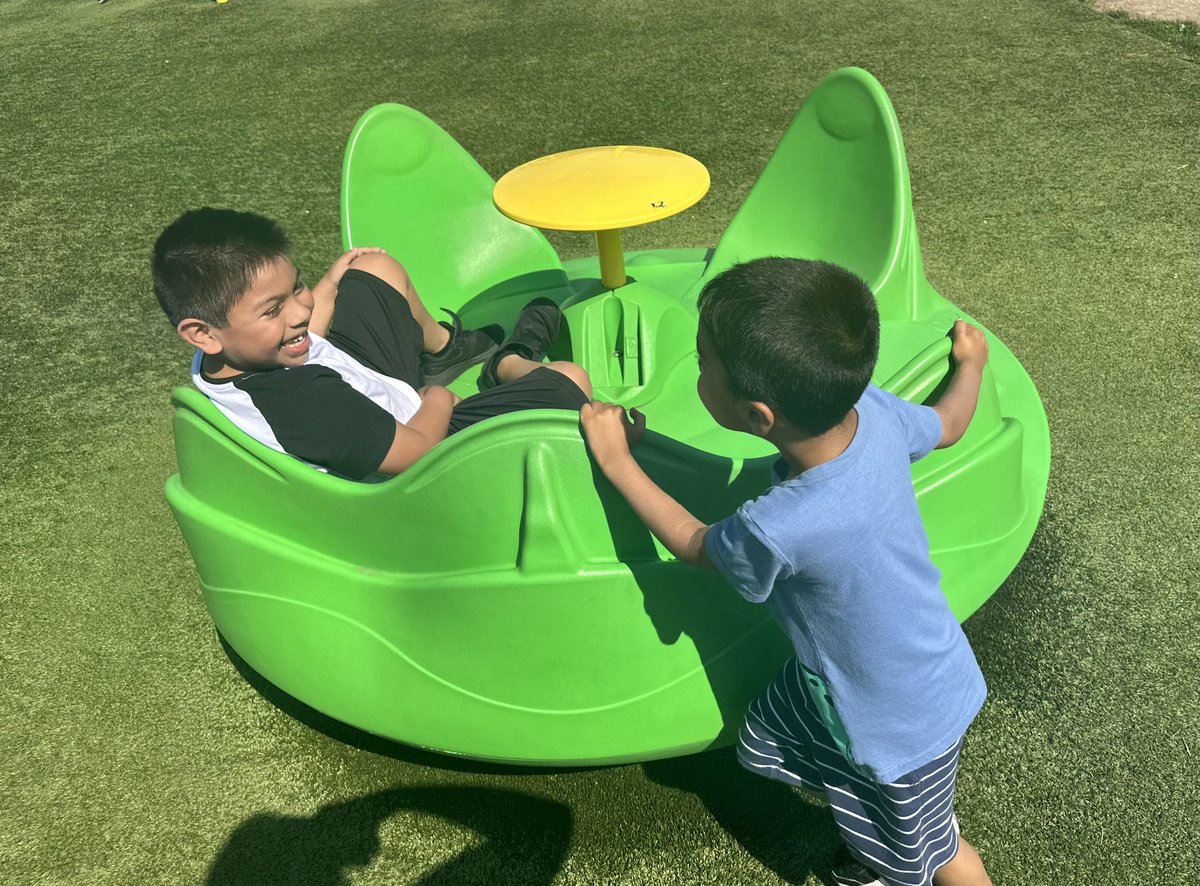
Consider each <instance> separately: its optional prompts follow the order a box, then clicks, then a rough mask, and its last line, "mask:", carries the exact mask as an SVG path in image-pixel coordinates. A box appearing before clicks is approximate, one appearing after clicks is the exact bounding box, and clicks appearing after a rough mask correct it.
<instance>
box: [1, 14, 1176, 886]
mask: <svg viewBox="0 0 1200 886" xmlns="http://www.w3.org/2000/svg"><path fill="white" fill-rule="evenodd" d="M846 64H857V65H861V66H863V67H866V68H867V69H868V70H870V71H872V72H873V73H874V74H875V75H876V76H877V77H878V78H879V79H880V81H881V82H882V83H883V85H884V86H885V88H886V89H887V90H888V91H889V93H890V95H891V97H892V100H893V102H894V104H895V105H896V109H897V112H898V115H899V118H900V122H901V126H902V128H903V131H904V134H905V138H906V142H907V148H908V158H909V164H910V167H911V170H912V182H913V192H914V195H915V196H914V199H915V206H916V214H917V221H918V224H919V226H920V230H921V237H922V245H923V250H924V256H925V262H926V266H927V270H928V273H929V275H930V278H931V280H932V281H933V283H934V285H935V286H936V287H937V288H938V289H939V290H940V291H941V292H942V293H943V294H944V295H946V296H947V297H948V298H950V299H951V300H952V301H955V302H956V303H958V304H960V305H962V306H963V308H964V309H966V310H967V311H969V312H970V313H971V314H973V315H974V316H977V317H979V318H980V319H981V320H982V321H984V322H986V323H987V324H988V326H989V327H990V328H992V329H993V330H995V331H996V332H997V334H998V335H999V336H1000V337H1001V338H1002V339H1003V340H1004V341H1005V342H1006V343H1007V344H1008V345H1009V346H1010V347H1011V348H1012V350H1013V351H1014V352H1015V353H1016V354H1017V356H1018V357H1019V358H1021V360H1022V361H1023V362H1024V364H1025V366H1026V367H1027V369H1028V370H1029V372H1030V374H1031V375H1032V377H1033V378H1034V380H1035V381H1036V383H1037V384H1038V386H1039V389H1040V390H1041V392H1042V394H1043V397H1044V400H1045V403H1046V407H1047V411H1048V414H1049V419H1050V427H1051V434H1052V437H1053V441H1054V446H1055V449H1054V464H1053V470H1052V474H1051V478H1050V492H1049V498H1048V502H1047V509H1046V514H1045V516H1044V519H1043V523H1042V525H1041V527H1040V529H1039V530H1038V533H1037V534H1036V536H1035V537H1034V540H1033V544H1032V546H1031V548H1030V550H1029V553H1028V554H1027V556H1026V558H1025V560H1024V561H1023V562H1022V564H1021V565H1020V566H1019V567H1018V569H1017V570H1016V572H1015V573H1014V574H1013V576H1012V577H1011V579H1010V580H1009V581H1008V582H1007V583H1006V584H1005V586H1004V587H1003V588H1002V589H1001V590H1000V591H999V592H998V593H997V594H996V596H995V597H994V598H993V599H992V600H991V602H989V603H988V604H987V605H986V606H985V607H984V608H983V609H982V610H981V611H980V613H978V614H977V615H976V616H975V617H973V618H972V619H971V621H970V622H968V624H967V632H968V635H969V636H970V639H971V642H972V644H973V646H974V648H975V651H976V654H977V656H978V658H979V660H980V664H981V665H982V667H983V670H984V673H985V675H986V677H987V679H988V683H989V687H990V694H989V700H988V703H987V705H986V706H985V707H984V710H983V712H982V714H981V715H980V717H979V719H978V720H977V722H976V724H975V725H974V726H973V727H972V730H971V732H970V733H969V736H968V742H967V749H966V754H965V757H964V762H963V769H962V773H961V776H960V787H959V791H960V793H959V814H960V818H961V819H962V822H963V827H964V832H965V833H966V834H967V835H968V837H969V838H970V839H971V840H972V842H974V843H975V845H976V846H977V847H979V849H980V851H981V853H982V855H983V856H984V858H985V860H986V861H987V864H988V866H989V867H990V869H991V871H992V872H993V876H994V879H995V881H996V882H997V883H998V884H1023V886H1041V884H1046V886H1050V884H1055V886H1059V884H1076V883H1077V884H1088V886H1101V884H1131V883H1137V884H1143V883H1144V884H1184V883H1192V882H1195V880H1196V878H1197V877H1200V864H1198V862H1197V857H1196V848H1195V847H1196V842H1195V841H1196V822H1197V814H1198V810H1200V780H1198V779H1197V777H1196V774H1197V771H1198V764H1200V758H1198V755H1200V738H1198V736H1200V714H1198V705H1197V694H1196V679H1197V676H1198V675H1200V642H1198V638H1200V605H1198V602H1197V588H1198V587H1200V574H1198V572H1200V568H1198V565H1197V564H1198V563H1200V551H1198V546H1197V542H1196V539H1197V535H1198V534H1200V518H1198V516H1197V502H1198V501H1200V488H1198V487H1200V482H1198V478H1200V471H1198V470H1197V468H1198V466H1200V460H1198V458H1197V455H1196V447H1197V443H1198V441H1200V433H1198V428H1197V417H1196V415H1197V404H1198V403H1200V390H1198V383H1197V381H1198V366H1197V356H1196V355H1197V353H1198V345H1200V342H1198V341H1197V338H1198V335H1197V333H1198V329H1197V294H1196V290H1197V281H1198V280H1200V199H1198V197H1200V176H1198V174H1197V165H1198V163H1200V146H1198V143H1197V132H1200V111H1198V105H1197V102H1196V96H1197V95H1198V94H1200V67H1198V66H1197V65H1195V64H1193V63H1192V62H1190V61H1189V60H1188V59H1187V58H1186V56H1185V55H1184V54H1183V53H1182V52H1181V51H1179V50H1178V49H1175V48H1173V47H1171V46H1168V45H1164V44H1162V43H1160V42H1157V41H1155V40H1153V39H1150V38H1148V37H1146V36H1145V35H1143V34H1140V33H1137V32H1135V31H1133V30H1131V29H1129V28H1126V27H1124V26H1122V25H1121V24H1119V23H1118V22H1115V21H1113V20H1112V19H1110V18H1108V17H1106V16H1103V15H1099V14H1097V13H1095V12H1093V11H1091V10H1090V9H1088V8H1086V7H1085V6H1083V5H1082V4H1080V3H1077V2H1074V0H1015V2H1012V3H1010V4H1006V5H1005V6H1004V7H1003V8H995V9H993V8H990V7H987V6H985V5H981V4H978V3H975V2H968V0H946V2H940V3H919V2H915V0H896V2H874V0H846V2H840V3H832V2H829V3H820V4H818V3H810V2H805V3H788V4H783V3H771V2H765V0H747V2H746V3H739V4H732V3H717V2H708V0H703V2H682V0H671V2H652V3H640V2H631V0H593V2H589V3H586V4H585V3H578V4H575V3H550V2H541V0H524V2H523V0H511V2H506V3H505V2H494V3H484V2H461V0H442V2H439V3H429V2H415V0H410V2H407V3H387V2H371V0H339V2H335V0H296V2H291V3H283V2H275V3H266V2H252V0H232V2H230V3H229V4H228V5H225V6H216V5H215V4H212V3H208V2H203V0H186V2H184V0H181V2H172V3H154V2H151V0H112V2H110V3H108V4H105V5H99V4H96V3H94V2H90V0H72V2H56V3H45V2H41V0H7V2H5V3H4V4H2V5H0V77H2V79H3V82H4V84H5V86H4V90H3V92H2V93H0V120H3V134H2V135H0V291H2V296H3V304H4V306H5V312H4V322H3V323H2V324H0V428H2V429H3V430H2V433H3V447H2V449H0V497H2V503H3V507H2V509H0V567H2V568H0V638H2V642H0V678H2V679H0V700H2V701H0V737H2V742H3V743H2V745H0V747H2V750H3V754H2V759H3V778H2V779H0V871H2V872H3V874H2V875H0V876H2V877H3V879H4V881H5V882H8V883H20V884H27V883H28V884H60V883H61V884H126V883H138V884H142V883H200V882H204V881H205V879H206V878H207V877H209V876H210V872H211V874H212V881H213V882H227V883H238V882H245V883H270V882H294V883H308V884H333V883H337V882H347V883H355V884H396V883H405V882H419V883H424V884H433V883H487V884H496V883H514V884H537V883H550V882H558V883H573V884H592V883H628V884H635V883H636V884H642V883H644V884H673V883H680V884H683V883H712V884H740V883H768V884H769V883H777V882H795V883H806V882H807V883H821V882H828V866H829V863H830V861H831V859H832V858H833V852H834V846H835V839H836V838H835V835H834V832H833V829H832V826H831V824H830V822H829V819H828V817H827V813H825V812H824V810H822V809H821V808H820V807H819V806H815V805H812V804H811V803H810V802H808V801H807V800H805V799H803V798H802V797H800V796H798V795H795V794H793V793H791V792H790V791H788V790H786V789H783V788H781V787H779V786H777V785H773V784H770V783H767V782H765V781H763V780H760V779H754V778H752V777H750V776H748V775H744V774H743V773H741V772H740V771H739V770H738V769H737V768H736V766H735V765H734V764H733V762H732V759H731V756H730V754H729V752H727V751H724V752H711V753H709V754H704V755H700V756H697V757H692V758H687V759H681V760H675V761H669V762H663V763H654V764H646V765H636V766H624V767H616V768H611V769H603V770H580V771H562V772H549V773H547V772H529V771H520V770H506V769H497V768H488V767H479V766H472V765H469V764H460V763H456V762H455V761H452V760H448V759H443V758H440V757H435V756H432V755H426V754H422V753H418V752H415V751H409V750H406V749H404V748H401V747H397V746H393V745H387V744H384V743H381V742H379V741H376V740H373V739H371V738H369V737H367V736H364V735H362V734H359V733H355V732H353V731H350V730H347V729H343V728H340V727H338V726H337V725H336V724H332V723H330V722H329V721H326V720H324V719H323V718H321V717H320V716H319V715H316V714H315V713H313V712H311V711H306V710H304V709H302V708H300V707H298V706H297V705H296V704H295V703H294V702H291V701H290V700H288V699H286V698H283V697H281V696H279V694H278V693H276V692H274V690H272V689H271V688H270V687H269V686H264V685H262V683H261V681H258V680H257V678H255V677H254V676H253V675H252V674H249V675H247V676H248V677H249V678H250V679H247V678H246V677H244V676H243V675H242V674H241V673H239V670H238V665H237V663H235V661H234V660H231V658H230V656H228V655H227V654H226V652H225V651H224V650H223V648H222V646H221V643H220V640H219V638H218V637H217V636H216V634H215V632H214V631H213V628H212V625H211V622H210V621H209V619H208V617H207V615H206V613H205V611H204V608H203V605H202V603H201V600H200V596H199V593H198V583H197V578H196V574H195V571H194V569H193V566H192V564H191V561H190V559H189V556H188V553H187V550H186V548H185V546H184V544H183V541H182V539H181V537H180V535H179V533H178V531H177V529H176V527H175V525H174V523H173V521H172V519H171V515H170V513H169V512H168V509H167V507H166V504H165V502H164V500H163V497H162V484H163V481H164V480H165V479H166V478H167V476H169V475H170V474H171V473H172V472H173V471H174V455H173V452H172V443H171V434H170V414H169V406H168V394H169V391H170V389H171V387H172V386H174V385H176V384H180V383H183V382H184V381H185V380H186V364H187V359H188V353H187V351H186V349H185V347H184V346H183V344H182V342H180V341H179V340H178V339H177V338H176V337H174V335H173V333H172V332H171V330H170V329H169V328H168V326H167V324H166V322H165V321H164V320H163V318H162V316H161V315H160V313H159V311H158V308H157V306H156V304H155V303H154V300H153V296H152V294H151V292H150V285H149V275H148V254H149V249H150V245H151V243H152V242H153V239H154V237H155V236H156V235H157V233H158V232H159V231H160V230H161V228H162V227H163V226H164V225H165V224H166V223H167V222H169V221H170V220H171V219H172V218H174V217H175V216H176V215H177V214H178V213H179V212H180V211H182V210H183V209H185V208H190V207H193V206H197V205H203V204H210V205H230V206H236V207H239V208H243V209H251V210H256V211H259V212H264V213H267V214H270V215H274V216H277V217H279V218H280V219H282V220H284V221H285V223H286V224H288V225H289V227H290V229H291V231H292V233H293V235H294V237H295V241H296V244H297V260H298V263H299V264H300V266H301V267H302V268H306V269H307V268H313V269H318V268H320V267H323V266H324V265H325V264H327V263H328V262H329V261H331V260H332V259H333V257H334V256H335V255H336V254H337V252H338V250H339V232H338V215H337V189H338V177H339V171H340V162H341V153H342V149H343V146H344V141H345V138H346V136H347V134H348V133H349V131H350V128H351V126H352V125H353V123H354V121H355V120H356V118H357V117H358V116H359V114H361V113H362V111H363V110H365V109H366V108H367V107H368V106H370V105H371V104H374V103H376V102H380V101H399V102H404V103H407V104H410V105H412V106H414V107H416V108H418V109H420V110H421V111H423V112H425V113H426V114H428V115H430V116H431V117H433V118H434V119H435V120H437V121H438V122H440V123H441V124H442V125H443V126H444V127H445V128H446V129H447V130H448V131H449V132H450V133H451V134H452V135H454V136H455V137H456V138H458V139H459V141H460V142H462V144H463V145H464V146H465V147H466V148H467V149H468V150H469V151H471V153H472V154H474V155H475V157H477V158H478V160H479V161H480V162H481V163H482V164H483V166H484V167H485V168H486V169H488V170H489V171H490V172H491V173H493V174H494V175H499V174H501V173H502V172H504V171H505V170H507V169H509V168H511V167H513V166H515V165H517V164H518V163H521V162H523V161H525V160H528V159H531V158H532V157H535V156H538V155H540V154H543V153H545V152H548V151H552V150H560V149H567V148H572V147H579V146H584V145H589V144H597V143H599V144H606V143H622V142H625V143H641V144H651V145H661V146H665V147H671V148H676V149H679V150H683V151H686V152H687V153H689V154H692V155H694V156H696V157H698V158H699V159H701V160H702V161H703V162H704V163H705V164H706V165H707V166H708V167H709V169H710V171H711V173H712V180H713V186H712V190H711V192H710V194H709V196H708V197H707V198H705V200H703V201H702V202H701V203H700V204H698V205H697V206H695V207H694V208H692V209H690V210H688V211H687V212H686V213H683V214H681V215H679V216H677V217H675V218H673V219H670V220H668V221H664V222H661V223H657V224H654V225H651V226H648V227H645V228H641V229H638V230H636V231H632V232H630V233H629V235H628V236H627V238H626V243H627V246H628V247H629V248H649V247H667V246H696V245H710V244H714V243H715V242H716V241H717V239H718V238H719V236H720V233H721V231H722V230H723V228H724V225H725V224H726V222H727V221H728V219H729V218H730V216H731V215H732V213H733V212H734V210H735V209H736V207H737V206H738V205H739V203H740V201H741V199H742V198H743V196H744V195H745V193H746V191H747V190H748V188H749V187H750V185H751V183H752V182H753V180H754V178H755V176H756V174H757V173H758V171H759V169H760V168H761V167H762V165H763V163H764V161H765V160H766V158H767V156H768V155H769V153H770V151H771V149H772V148H773V146H774V144H775V142H776V140H777V139H778V137H779V135H780V133H781V132H782V130H783V127H784V126H785V125H786V123H787V122H788V120H789V119H790V118H791V115H792V114H793V113H794V112H795V110H796V108H797V107H798V106H799V104H800V102H801V100H802V98H803V97H804V95H805V94H806V93H807V92H808V90H809V89H811V87H812V86H814V85H815V84H816V83H817V82H818V81H819V80H820V79H821V77H823V76H824V75H825V74H826V73H828V72H829V71H831V70H832V69H834V68H836V67H839V66H842V65H846ZM554 242H555V244H556V245H557V246H558V247H559V248H560V251H561V252H562V254H563V256H564V258H570V257H574V256H577V255H582V254H586V253H588V252H590V251H592V246H591V244H590V243H589V242H588V238H587V237H584V236H577V237H576V236H564V237H558V238H556V239H555V241H554Z"/></svg>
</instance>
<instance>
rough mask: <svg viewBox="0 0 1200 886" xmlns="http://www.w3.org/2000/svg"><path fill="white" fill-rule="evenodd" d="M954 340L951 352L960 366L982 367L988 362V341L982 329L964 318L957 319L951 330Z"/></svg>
mask: <svg viewBox="0 0 1200 886" xmlns="http://www.w3.org/2000/svg"><path fill="white" fill-rule="evenodd" d="M950 336H951V338H952V339H953V341H954V344H953V346H952V347H951V349H950V353H951V354H952V355H953V356H954V362H955V363H957V364H958V365H959V366H976V367H978V368H980V369H982V368H983V364H985V363H987V358H988V343H987V337H986V336H985V335H984V334H983V332H982V330H980V329H978V328H977V327H975V326H972V325H971V324H970V323H967V322H965V321H963V320H955V321H954V328H953V329H951V330H950Z"/></svg>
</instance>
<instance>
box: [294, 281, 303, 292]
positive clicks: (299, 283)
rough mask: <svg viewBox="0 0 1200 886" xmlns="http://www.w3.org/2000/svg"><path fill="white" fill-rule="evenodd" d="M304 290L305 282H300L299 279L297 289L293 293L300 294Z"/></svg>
mask: <svg viewBox="0 0 1200 886" xmlns="http://www.w3.org/2000/svg"><path fill="white" fill-rule="evenodd" d="M303 289H304V281H303V280H299V279H298V280H296V288H295V289H293V290H292V292H300V291H301V290H303Z"/></svg>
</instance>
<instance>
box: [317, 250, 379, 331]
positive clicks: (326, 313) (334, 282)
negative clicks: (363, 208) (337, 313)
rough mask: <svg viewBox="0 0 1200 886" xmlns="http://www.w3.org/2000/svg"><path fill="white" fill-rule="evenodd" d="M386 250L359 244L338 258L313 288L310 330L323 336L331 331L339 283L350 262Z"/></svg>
mask: <svg viewBox="0 0 1200 886" xmlns="http://www.w3.org/2000/svg"><path fill="white" fill-rule="evenodd" d="M384 251H385V250H383V249H380V248H378V247H376V246H359V247H358V248H356V249H351V250H350V251H349V252H343V253H342V254H341V256H339V257H338V260H337V261H335V262H334V263H333V265H332V266H331V267H330V268H329V270H328V271H326V272H325V276H323V277H322V278H321V279H320V280H318V281H317V284H316V286H314V287H313V288H312V297H313V312H312V316H311V317H310V318H309V320H308V331H309V332H315V333H316V334H317V335H321V336H323V335H325V333H326V332H328V331H329V324H330V323H332V322H333V309H334V306H335V305H336V304H337V288H338V283H340V282H341V279H342V276H343V275H344V274H345V273H346V269H347V268H349V267H350V262H352V261H354V260H355V259H356V258H358V257H359V256H360V255H366V254H367V253H370V252H384Z"/></svg>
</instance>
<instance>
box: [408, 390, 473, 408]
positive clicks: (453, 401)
mask: <svg viewBox="0 0 1200 886" xmlns="http://www.w3.org/2000/svg"><path fill="white" fill-rule="evenodd" d="M442 391H445V392H446V393H445V394H443V393H442ZM431 392H433V395H434V396H435V397H443V396H446V394H448V395H449V396H450V408H451V409H453V408H454V407H455V406H457V405H458V404H459V403H461V402H462V397H460V396H458V394H456V393H454V391H452V390H450V389H449V388H445V387H442V386H441V385H425V387H423V388H417V396H418V397H420V398H421V399H422V400H424V399H425V398H426V397H428V396H429V394H430V393H431Z"/></svg>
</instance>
